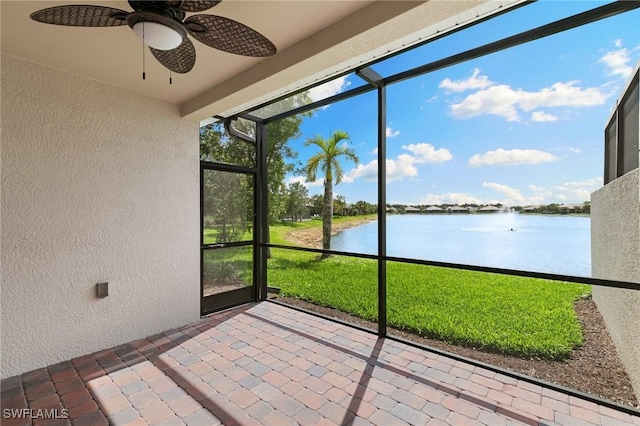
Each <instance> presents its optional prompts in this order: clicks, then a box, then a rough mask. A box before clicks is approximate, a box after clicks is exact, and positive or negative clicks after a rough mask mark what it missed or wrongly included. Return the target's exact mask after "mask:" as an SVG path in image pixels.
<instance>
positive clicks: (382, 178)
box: [378, 85, 387, 338]
mask: <svg viewBox="0 0 640 426" xmlns="http://www.w3.org/2000/svg"><path fill="white" fill-rule="evenodd" d="M386 159H387V88H386V86H384V85H382V86H378V337H380V338H384V337H386V336H387V259H386V258H387V170H386Z"/></svg>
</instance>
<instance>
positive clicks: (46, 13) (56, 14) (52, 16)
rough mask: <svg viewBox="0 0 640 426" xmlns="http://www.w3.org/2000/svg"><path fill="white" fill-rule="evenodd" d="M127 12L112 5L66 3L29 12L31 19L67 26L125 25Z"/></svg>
mask: <svg viewBox="0 0 640 426" xmlns="http://www.w3.org/2000/svg"><path fill="white" fill-rule="evenodd" d="M128 14H129V12H127V11H125V10H120V9H114V8H112V7H104V6H85V5H77V6H75V5H67V6H56V7H50V8H47V9H42V10H39V11H37V12H34V13H32V14H31V19H33V20H34V21H38V22H42V23H45V24H54V25H65V26H69V27H117V26H119V25H127V21H126V17H127V15H128Z"/></svg>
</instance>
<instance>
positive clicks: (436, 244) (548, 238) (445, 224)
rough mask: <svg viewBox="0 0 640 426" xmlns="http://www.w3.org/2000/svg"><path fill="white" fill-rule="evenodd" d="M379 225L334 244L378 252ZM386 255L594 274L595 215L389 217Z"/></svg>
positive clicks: (341, 236) (343, 248) (350, 232)
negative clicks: (592, 230)
mask: <svg viewBox="0 0 640 426" xmlns="http://www.w3.org/2000/svg"><path fill="white" fill-rule="evenodd" d="M377 227H378V224H377V222H370V223H367V224H364V225H361V226H358V227H355V228H351V229H348V230H346V231H343V232H340V233H339V234H337V235H335V236H334V237H333V238H332V240H331V248H332V249H334V250H340V251H349V252H356V253H368V254H376V253H377V236H376V235H377V229H378V228H377ZM511 229H513V231H512V230H511ZM387 255H388V256H394V257H405V258H412V259H423V260H433V261H439V262H451V263H462V264H468V265H480V266H490V267H498V268H507V269H518V270H523V271H535V272H548V273H553V274H562V275H575V276H587V277H590V276H591V218H590V217H588V216H562V215H535V214H532V215H529V214H518V213H493V214H434V215H422V214H421V215H411V214H405V215H389V216H387Z"/></svg>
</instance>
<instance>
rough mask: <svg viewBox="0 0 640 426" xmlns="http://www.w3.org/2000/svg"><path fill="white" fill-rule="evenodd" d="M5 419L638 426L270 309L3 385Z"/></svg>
mask: <svg viewBox="0 0 640 426" xmlns="http://www.w3.org/2000/svg"><path fill="white" fill-rule="evenodd" d="M2 409H3V411H2V412H3V419H2V425H7V426H8V425H29V424H33V425H40V424H56V425H57V424H60V425H68V424H73V425H100V424H114V425H124V424H130V425H144V424H176V425H182V424H186V425H217V424H225V425H231V424H242V425H251V424H256V425H278V426H279V425H293V424H301V425H329V424H340V425H369V424H374V425H383V426H391V425H403V424H415V425H442V424H451V425H476V424H482V425H492V426H493V425H507V424H522V423H524V424H530V425H538V424H544V425H550V424H560V425H583V424H584V425H587V424H602V425H640V417H637V416H631V415H629V414H627V413H623V412H621V411H617V410H614V409H611V408H608V407H605V406H601V405H598V404H595V403H593V402H589V401H586V400H583V399H580V398H576V397H574V396H568V395H566V394H563V393H560V392H556V391H553V390H549V389H546V388H542V387H540V386H538V385H534V384H531V383H528V382H524V381H520V380H516V379H513V378H510V377H507V376H505V375H502V374H497V373H494V372H492V371H490V370H486V369H483V368H479V367H474V366H472V365H469V364H466V363H463V362H459V361H456V360H453V359H450V358H447V357H444V356H440V355H436V354H433V353H431V352H428V351H425V350H421V349H417V348H415V347H412V346H409V345H406V344H403V343H400V342H396V341H392V340H388V339H387V340H380V339H377V337H376V336H375V335H372V334H369V333H366V332H363V331H359V330H356V329H353V328H351V327H347V326H344V325H341V324H338V323H334V322H332V321H328V320H324V319H322V318H318V317H315V316H313V315H309V314H305V313H301V312H298V311H295V310H293V309H289V308H286V307H283V306H279V305H277V304H274V303H269V302H263V303H260V304H254V305H248V306H243V307H239V308H235V309H232V310H229V311H226V312H222V313H218V314H215V315H212V316H210V317H208V318H205V319H202V320H201V321H199V322H197V323H194V324H190V325H187V326H185V327H182V328H179V329H175V330H169V331H167V332H165V333H162V334H158V335H154V336H150V337H148V338H147V339H142V340H138V341H135V342H131V343H129V344H124V345H120V346H118V347H115V348H112V349H106V350H103V351H100V352H97V353H94V354H91V355H86V356H82V357H79V358H75V359H72V360H71V361H65V362H61V363H58V364H55V365H52V366H49V367H47V368H42V369H39V370H35V371H31V372H28V373H25V374H23V375H21V376H16V377H12V378H8V379H5V380H3V381H2ZM11 409H13V410H14V411H10V410H11ZM8 410H9V411H8ZM52 410H53V411H52ZM67 414H68V415H67ZM51 415H54V416H57V417H68V418H58V419H45V418H43V417H47V416H51ZM11 416H14V418H8V417H11ZM16 416H17V417H16ZM34 417H40V418H34Z"/></svg>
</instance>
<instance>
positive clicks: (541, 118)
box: [531, 111, 558, 123]
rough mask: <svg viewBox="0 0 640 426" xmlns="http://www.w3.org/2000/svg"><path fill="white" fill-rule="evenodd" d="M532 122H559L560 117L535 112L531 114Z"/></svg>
mask: <svg viewBox="0 0 640 426" xmlns="http://www.w3.org/2000/svg"><path fill="white" fill-rule="evenodd" d="M531 121H536V122H540V123H543V122H547V121H558V117H557V116H555V115H553V114H548V113H546V112H544V111H533V113H531Z"/></svg>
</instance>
